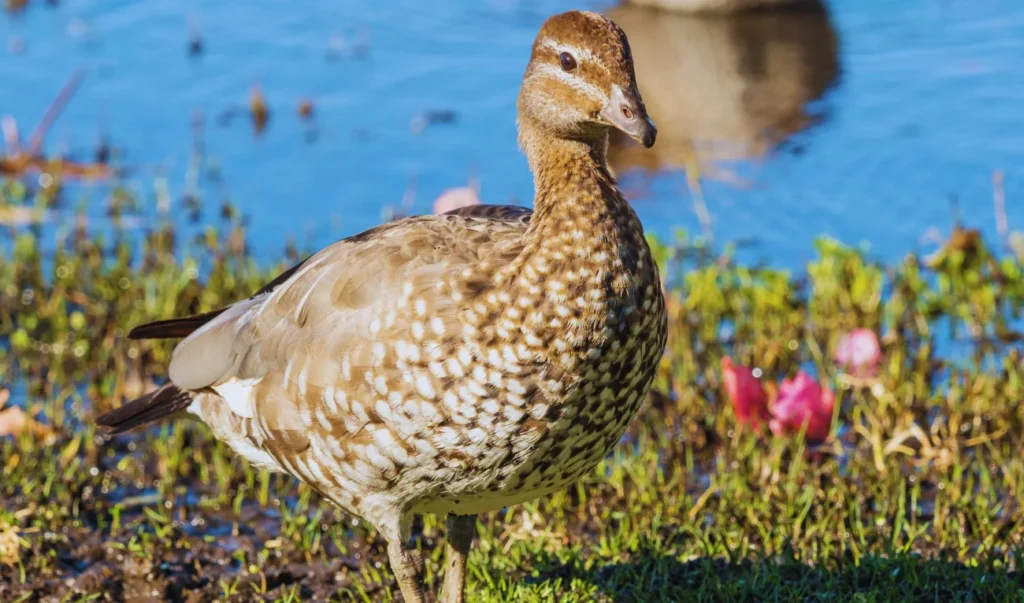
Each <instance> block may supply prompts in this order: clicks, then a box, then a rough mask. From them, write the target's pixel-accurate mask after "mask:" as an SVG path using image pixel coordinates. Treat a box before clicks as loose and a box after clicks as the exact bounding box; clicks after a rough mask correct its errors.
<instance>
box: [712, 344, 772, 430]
mask: <svg viewBox="0 0 1024 603" xmlns="http://www.w3.org/2000/svg"><path fill="white" fill-rule="evenodd" d="M722 381H723V382H724V383H725V391H726V392H727V393H728V394H729V398H730V399H731V400H732V408H733V411H735V413H736V418H737V419H738V420H739V421H740V423H747V424H748V425H751V426H754V427H756V426H758V425H760V424H761V423H762V422H764V421H767V420H768V419H769V418H771V416H770V415H769V414H768V396H766V395H765V393H764V388H763V387H762V386H761V380H760V379H758V378H757V377H755V376H754V371H752V370H751V369H750V368H749V367H746V366H743V365H739V366H735V365H733V363H732V358H730V357H728V356H726V357H724V358H722Z"/></svg>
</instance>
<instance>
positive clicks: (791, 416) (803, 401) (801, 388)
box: [768, 371, 835, 443]
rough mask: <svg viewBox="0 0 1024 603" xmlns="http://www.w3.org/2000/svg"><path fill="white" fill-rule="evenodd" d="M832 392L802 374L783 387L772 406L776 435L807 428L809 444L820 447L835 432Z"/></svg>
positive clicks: (773, 425)
mask: <svg viewBox="0 0 1024 603" xmlns="http://www.w3.org/2000/svg"><path fill="white" fill-rule="evenodd" d="M834 405H835V397H834V396H833V395H832V390H830V389H828V388H823V387H822V386H821V384H820V383H818V382H817V381H816V380H814V378H812V377H811V376H810V375H808V374H807V373H805V372H803V371H800V372H798V373H797V375H796V377H794V378H793V379H784V380H783V381H782V383H781V384H780V385H779V396H778V397H777V398H776V399H775V402H773V403H772V407H771V413H772V416H773V418H772V420H771V422H770V423H769V424H768V426H769V427H770V428H771V430H772V433H774V434H775V435H786V434H790V433H795V432H798V431H800V429H801V428H802V427H803V426H804V424H806V425H807V441H808V442H810V443H819V442H822V441H824V440H825V438H827V437H828V434H829V431H830V430H831V428H832V408H833V406H834Z"/></svg>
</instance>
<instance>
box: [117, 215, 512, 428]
mask: <svg viewBox="0 0 1024 603" xmlns="http://www.w3.org/2000/svg"><path fill="white" fill-rule="evenodd" d="M480 207H487V206H475V207H473V208H463V212H460V213H457V214H455V215H448V216H445V215H442V216H424V217H417V218H408V219H405V220H401V221H397V222H391V223H388V224H384V225H381V226H378V227H377V228H374V229H371V230H370V231H367V232H364V233H361V234H359V235H355V236H353V237H349V238H348V239H344V240H342V241H339V242H337V243H335V244H333V245H331V246H329V247H326V248H324V249H323V250H321V251H320V252H318V253H316V254H314V255H313V256H311V257H309V258H308V259H306V260H305V261H304V262H302V263H300V264H298V265H297V266H295V267H293V268H291V269H289V270H288V271H286V272H285V273H283V274H282V275H281V276H279V277H278V278H276V279H274V281H272V282H271V283H269V284H268V285H267V286H266V287H264V288H263V289H261V291H260V292H258V293H257V294H256V295H254V296H252V297H250V298H248V299H246V300H243V301H240V302H237V303H235V304H232V305H231V306H228V307H226V308H222V309H219V310H215V311H213V312H208V313H206V314H202V315H198V316H192V317H187V318H183V319H173V320H169V321H161V322H158V323H151V324H149V325H144V326H142V327H139V328H138V329H136V330H135V331H133V334H134V336H137V337H138V336H146V337H174V336H178V334H179V333H185V332H186V331H189V330H191V331H190V332H189V333H188V334H187V337H185V339H183V340H182V341H181V342H180V343H179V344H178V345H177V347H176V348H175V350H174V352H173V355H172V359H171V363H170V366H169V369H168V372H169V376H170V381H171V384H173V388H175V389H176V390H181V391H186V392H188V391H191V392H196V391H204V390H213V391H215V392H217V393H218V394H220V395H221V397H223V398H224V399H225V400H226V401H227V402H228V403H229V404H230V406H231V409H232V411H233V412H234V413H235V414H237V415H239V416H243V417H248V418H252V417H254V416H255V415H256V414H261V416H260V421H261V423H263V424H264V425H266V426H267V427H268V428H269V429H270V430H271V431H294V430H299V432H301V430H302V429H304V428H305V427H304V426H303V425H302V424H301V423H302V421H298V419H297V418H298V417H301V416H303V412H304V413H305V415H304V416H306V417H307V418H308V416H309V413H310V412H311V410H310V409H311V408H312V406H311V405H310V404H312V399H313V398H316V399H322V398H323V395H324V389H325V388H331V387H334V381H333V380H335V379H336V377H337V376H338V375H341V374H345V375H349V376H351V375H352V374H359V375H362V374H363V373H364V372H365V370H366V369H369V368H373V367H375V366H377V368H378V369H379V365H380V363H379V362H377V360H375V359H376V357H377V355H379V353H380V344H381V342H382V341H385V340H386V338H387V337H389V336H393V335H394V333H395V332H396V331H397V330H400V329H404V331H405V332H406V333H408V331H409V328H410V324H411V322H412V319H411V317H412V316H416V315H421V320H422V322H423V323H424V324H428V325H431V328H433V329H435V330H436V331H438V332H446V333H451V334H455V333H459V332H461V330H460V328H459V327H458V325H457V324H456V323H457V320H458V318H457V314H458V312H457V309H458V304H457V303H456V302H454V301H453V299H452V297H451V296H450V295H446V294H444V293H438V283H439V282H441V281H443V280H444V279H445V278H446V276H450V275H454V274H457V273H460V272H462V271H463V270H465V268H467V267H470V266H472V265H474V264H477V263H480V262H484V261H486V262H492V263H494V265H499V264H498V263H499V262H503V261H510V260H511V259H512V258H514V257H515V256H516V255H518V254H519V252H520V251H521V249H522V234H523V231H524V230H525V228H526V224H527V222H528V220H529V211H528V210H524V209H523V208H513V209H502V208H500V206H499V209H487V210H481V209H477V208H480ZM465 210H472V211H468V212H466V211H465ZM467 213H468V215H467ZM481 213H482V214H483V215H481ZM488 214H490V215H488ZM399 299H407V300H412V301H411V302H410V303H411V304H413V305H416V304H422V305H423V306H424V307H409V308H408V309H407V311H408V315H407V316H396V315H395V314H396V307H395V304H394V303H393V302H395V301H396V300H399ZM389 345H390V343H389ZM378 360H379V359H378ZM374 370H377V369H374ZM358 371H362V372H358ZM378 372H379V370H378ZM393 377H394V375H391V376H390V377H388V378H393ZM360 380H362V379H360ZM306 399H309V400H311V402H310V404H306V402H305V400H306ZM166 400H175V401H176V403H175V404H174V405H173V406H175V410H177V409H178V407H180V406H181V405H180V404H177V402H178V401H180V400H181V398H180V396H177V395H176V393H175V391H167V392H165V394H164V395H162V396H158V397H155V398H153V399H152V400H150V401H148V402H149V403H146V402H143V401H142V400H140V401H139V404H135V403H134V402H133V403H130V404H129V405H133V404H135V405H136V407H137V408H135V410H134V412H132V413H126V412H122V413H121V415H120V416H117V417H113V416H109V415H108V416H105V417H101V418H100V419H99V420H98V422H99V423H101V424H105V425H109V426H111V427H113V428H114V430H115V431H123V430H124V429H128V428H130V427H134V426H136V425H139V424H141V423H142V422H148V421H150V420H154V419H158V418H161V417H162V416H164V415H165V414H169V413H160V412H158V411H154V410H153V408H152V403H155V402H160V401H166ZM257 401H260V408H259V409H257V408H256V404H257ZM126 406H127V405H126ZM167 406H168V409H170V406H171V405H167ZM300 407H301V408H300ZM302 408H305V409H306V410H305V411H302ZM115 412H116V411H115ZM126 414H127V416H126ZM111 415H113V413H111ZM115 418H116V419H119V420H117V421H115V420H114V419H115ZM140 418H144V419H145V420H144V421H142V422H139V421H137V420H136V419H140ZM123 425H126V426H128V427H123V428H122V427H121V426H123ZM292 439H293V440H294V438H292ZM299 440H300V441H301V438H299Z"/></svg>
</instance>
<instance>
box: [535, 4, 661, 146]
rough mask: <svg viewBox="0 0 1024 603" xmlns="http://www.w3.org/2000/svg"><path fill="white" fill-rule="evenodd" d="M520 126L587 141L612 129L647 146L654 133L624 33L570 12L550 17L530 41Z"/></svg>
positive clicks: (598, 19) (599, 139) (597, 18)
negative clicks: (637, 82) (638, 87)
mask: <svg viewBox="0 0 1024 603" xmlns="http://www.w3.org/2000/svg"><path fill="white" fill-rule="evenodd" d="M519 123H520V127H521V128H529V129H530V130H533V131H540V132H544V133H547V134H548V135H551V136H554V137H557V138H563V139H568V140H579V141H582V142H587V143H601V144H603V143H604V141H606V140H607V136H608V129H609V128H616V129H618V130H621V131H622V132H623V133H625V134H626V135H628V136H630V137H632V138H634V139H635V140H637V141H638V142H639V143H641V144H642V145H644V146H645V147H651V146H652V145H653V144H654V138H655V136H656V135H657V130H656V129H655V127H654V124H653V123H651V120H650V118H648V117H647V110H646V109H645V108H644V103H643V100H642V99H641V98H640V92H639V90H637V86H636V75H635V74H634V72H633V57H632V55H631V54H630V51H629V42H628V41H627V40H626V34H625V33H624V32H623V31H622V29H620V28H619V26H618V25H616V24H615V23H613V22H612V21H610V20H609V19H608V18H606V17H604V16H602V15H599V14H597V13H592V12H581V11H569V12H565V13H561V14H558V15H555V16H553V17H551V18H549V19H548V20H547V21H545V22H544V25H543V26H542V27H541V28H540V33H538V34H537V39H536V40H535V41H534V43H533V53H532V54H531V56H530V63H529V65H528V66H527V67H526V74H525V75H524V76H523V87H522V89H521V90H520V92H519Z"/></svg>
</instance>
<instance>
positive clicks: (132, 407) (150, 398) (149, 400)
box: [96, 383, 192, 434]
mask: <svg viewBox="0 0 1024 603" xmlns="http://www.w3.org/2000/svg"><path fill="white" fill-rule="evenodd" d="M191 402H192V394H190V393H189V392H186V391H183V390H181V389H178V387H177V386H176V385H174V384H173V383H168V384H166V385H164V386H162V387H160V389H157V390H156V391H152V392H150V393H148V394H146V395H144V396H141V397H139V398H136V399H134V400H132V401H131V402H129V403H127V404H125V405H124V406H122V407H120V408H115V409H114V410H112V411H110V412H108V413H106V414H104V415H101V416H100V417H99V418H98V419H96V424H97V425H101V426H104V427H109V428H110V430H111V431H110V432H111V434H117V433H122V432H125V431H128V430H130V429H134V428H135V427H138V426H139V425H144V424H146V423H150V422H153V421H156V420H158V419H162V418H164V417H166V416H168V415H172V414H174V413H176V412H178V411H179V410H183V409H185V408H186V407H187V406H188V405H189V404H190V403H191Z"/></svg>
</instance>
